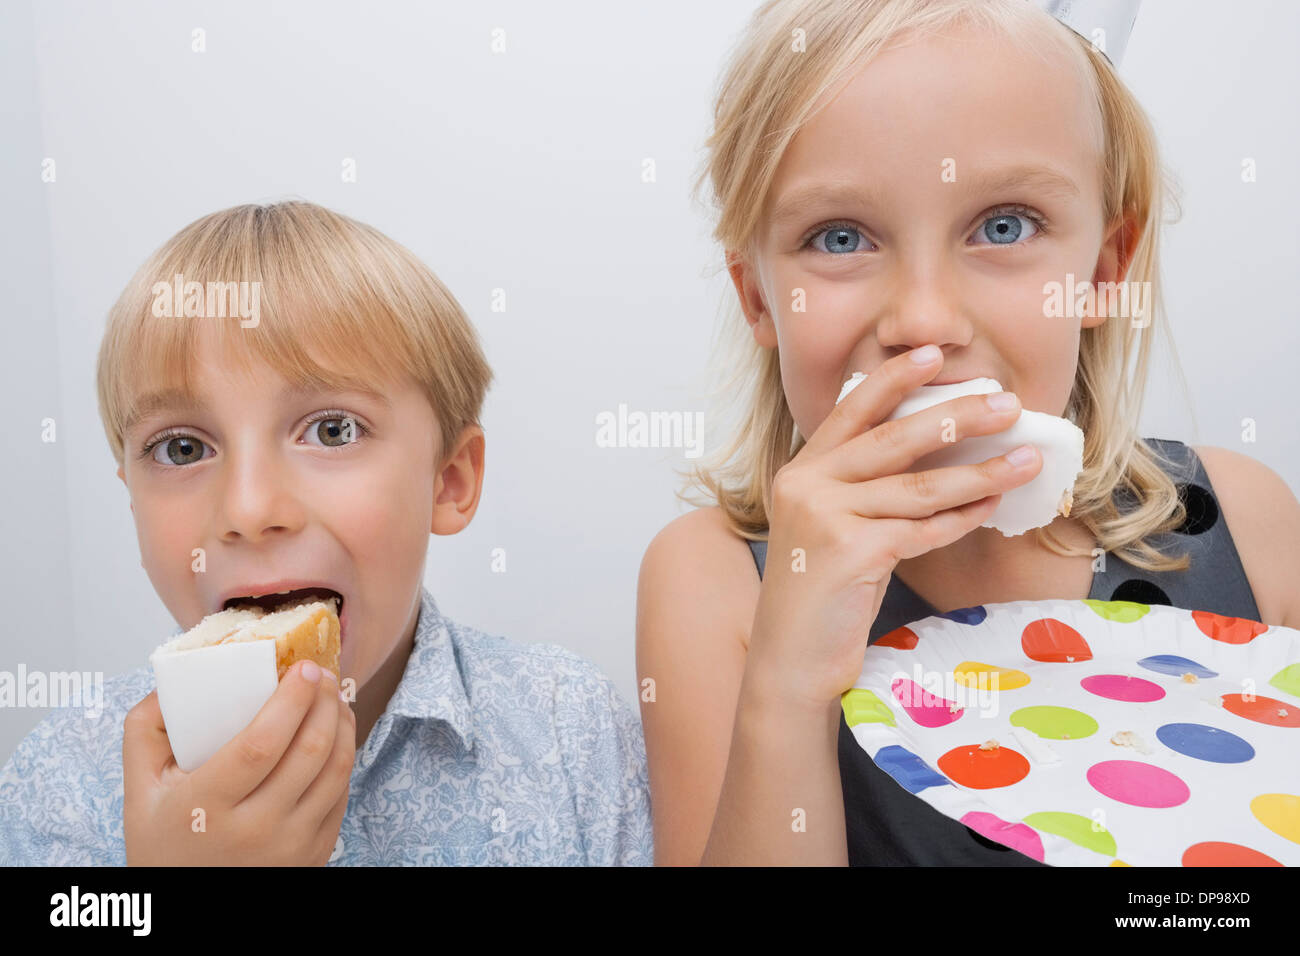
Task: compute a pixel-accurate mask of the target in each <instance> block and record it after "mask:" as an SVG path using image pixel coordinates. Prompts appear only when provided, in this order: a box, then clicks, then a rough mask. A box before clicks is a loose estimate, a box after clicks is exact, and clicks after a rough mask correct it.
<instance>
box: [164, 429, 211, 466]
mask: <svg viewBox="0 0 1300 956" xmlns="http://www.w3.org/2000/svg"><path fill="white" fill-rule="evenodd" d="M207 447H208V446H207V445H205V444H204V443H203V442H201V441H199V439H197V438H195V437H194V436H193V435H177V436H175V437H174V438H161V439H159V440H158V441H157V442H156V443H155V444H154V446H153V448H152V451H153V460H154V461H156V462H158V464H160V465H192V464H194V462H196V461H199V460H201V459H202V458H204V457H205V456H204V454H203V452H204V450H205V449H207ZM207 457H210V456H207Z"/></svg>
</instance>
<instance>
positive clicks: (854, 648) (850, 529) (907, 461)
mask: <svg viewBox="0 0 1300 956" xmlns="http://www.w3.org/2000/svg"><path fill="white" fill-rule="evenodd" d="M922 351H924V350H922V349H916V350H914V351H912V352H910V353H906V354H904V355H900V356H896V357H895V358H892V359H890V360H889V361H888V362H885V363H884V364H883V365H882V366H881V367H880V368H879V369H878V370H877V371H876V372H875V373H874V374H872V375H870V376H868V377H867V380H866V381H865V382H863V383H862V384H861V385H859V386H858V387H857V388H856V389H854V390H853V391H852V392H851V393H849V395H848V396H847V397H845V399H844V401H842V402H840V403H839V404H838V405H836V406H835V407H834V408H833V409H832V410H831V412H830V414H829V415H827V416H826V419H825V421H823V422H822V423H821V426H820V427H819V428H818V429H817V431H816V432H814V433H813V435H812V437H811V438H809V439H808V441H807V443H806V444H805V445H804V447H803V448H801V449H800V450H799V453H798V454H797V455H796V456H795V457H794V459H793V460H791V461H790V462H789V463H788V464H787V465H785V467H783V468H781V469H780V471H778V472H777V474H776V478H775V481H774V483H773V487H772V508H771V514H770V515H769V536H768V551H767V567H766V572H765V574H764V576H763V582H762V586H761V588H760V591H759V599H758V605H757V609H756V611H755V616H754V625H753V628H752V630H751V632H750V647H749V653H748V656H747V661H746V667H745V671H746V673H745V682H746V684H748V685H750V687H751V689H752V690H754V691H756V692H758V693H759V694H760V695H761V696H762V697H763V699H767V700H773V701H776V700H779V701H780V702H782V703H784V704H788V705H793V706H796V707H798V708H807V709H810V710H812V711H814V712H817V713H824V712H825V711H826V709H827V707H828V705H830V706H837V705H838V702H839V697H840V695H841V694H842V693H843V692H844V691H845V690H847V689H848V688H850V687H852V686H853V682H854V681H856V680H857V678H858V676H859V674H860V673H861V671H862V659H863V656H864V654H865V653H866V647H867V638H868V636H869V633H870V630H871V625H872V623H873V622H874V621H875V619H876V614H877V613H878V612H879V610H880V604H881V601H882V600H884V595H885V588H886V586H887V585H888V583H889V576H890V574H891V573H892V572H893V570H894V567H895V566H896V565H897V564H898V562H899V561H901V560H904V559H907V558H914V557H916V556H917V555H920V554H924V553H925V552H927V551H930V550H932V549H934V548H942V547H944V546H945V545H949V544H951V543H952V542H954V541H956V540H957V539H958V538H961V537H962V536H963V535H965V534H966V533H967V532H969V531H971V530H973V529H974V528H977V527H979V526H980V525H981V524H982V523H983V522H984V521H985V520H987V519H988V516H989V515H990V514H992V512H993V509H994V508H996V507H997V504H998V501H999V500H1001V497H1002V492H1004V491H1007V490H1009V489H1011V488H1015V487H1017V486H1018V485H1022V484H1024V483H1025V482H1027V481H1029V480H1030V479H1032V478H1033V477H1034V476H1035V475H1036V474H1038V472H1039V470H1040V469H1041V467H1042V459H1041V457H1040V455H1039V453H1038V450H1037V449H1036V448H1033V446H1026V447H1028V448H1030V449H1031V454H1030V458H1029V461H1028V462H1027V463H1025V464H1021V465H1019V466H1017V465H1015V464H1013V463H1011V462H1010V461H1008V460H1007V456H999V457H996V458H990V459H988V460H986V461H983V462H979V463H978V464H972V465H957V466H952V467H947V468H935V469H930V470H928V471H921V472H917V473H907V469H908V468H910V467H911V466H912V465H913V464H914V463H915V462H916V460H917V459H919V458H922V457H924V456H925V455H927V454H929V453H930V452H933V451H937V450H938V449H940V448H943V447H944V446H945V442H944V441H943V437H942V436H943V431H944V426H943V421H944V419H945V418H952V419H953V420H954V421H955V422H956V429H957V434H958V435H959V439H958V440H960V438H964V437H966V436H969V435H987V434H991V433H994V432H999V431H1002V430H1004V429H1006V428H1008V427H1010V426H1011V425H1012V424H1013V423H1014V422H1015V421H1016V419H1017V418H1018V417H1019V416H1020V402H1019V400H1018V399H1017V398H1016V397H1015V396H1014V395H1011V393H1008V392H998V393H995V394H997V395H1010V396H1011V398H1012V400H1013V404H1012V406H1011V407H1010V408H1008V409H993V408H991V407H990V406H989V404H988V402H987V399H988V398H989V397H990V396H988V395H965V396H962V397H960V398H954V399H951V400H949V401H946V402H941V403H940V404H938V405H934V406H931V407H930V408H926V409H922V410H921V411H919V412H915V413H914V414H911V415H908V416H906V417H904V418H900V419H898V420H896V421H892V422H891V421H886V419H887V418H888V417H889V415H890V414H891V413H892V412H893V410H894V409H895V408H897V407H898V403H899V402H900V401H901V400H902V399H903V396H904V395H906V394H907V393H908V392H910V391H912V390H913V389H915V388H917V387H918V386H920V385H924V384H925V383H926V382H928V381H929V380H930V379H932V378H934V376H935V375H936V374H937V373H938V371H939V369H940V368H942V366H943V363H942V361H940V358H941V356H942V352H941V351H940V350H938V349H933V352H934V355H933V357H932V358H931V360H930V361H929V362H927V363H924V364H917V363H916V362H914V361H913V356H916V355H917V354H918V353H920V352H922ZM796 549H798V550H796ZM800 554H802V557H801V556H800ZM800 562H802V570H800V569H799V568H800Z"/></svg>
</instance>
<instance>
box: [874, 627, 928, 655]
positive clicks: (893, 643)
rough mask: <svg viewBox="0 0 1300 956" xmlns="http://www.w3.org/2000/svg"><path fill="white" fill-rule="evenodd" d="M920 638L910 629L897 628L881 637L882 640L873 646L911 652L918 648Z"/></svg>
mask: <svg viewBox="0 0 1300 956" xmlns="http://www.w3.org/2000/svg"><path fill="white" fill-rule="evenodd" d="M917 640H918V638H917V636H916V631H914V630H912V629H911V628H910V627H896V628H894V629H893V630H892V631H890V632H889V633H888V634H886V635H884V636H883V637H881V639H880V640H878V641H876V643H875V644H873V645H872V646H873V647H893V648H897V649H898V650H900V651H910V650H911V649H912V648H914V647H916V642H917Z"/></svg>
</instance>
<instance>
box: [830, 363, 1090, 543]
mask: <svg viewBox="0 0 1300 956" xmlns="http://www.w3.org/2000/svg"><path fill="white" fill-rule="evenodd" d="M865 380H866V375H865V374H864V373H862V372H854V373H853V377H852V378H850V379H849V380H848V381H847V382H845V383H844V387H843V388H842V389H840V397H839V398H838V399H836V402H835V403H836V404H837V405H838V404H839V403H840V402H842V401H843V400H844V398H845V396H847V395H848V394H849V393H850V392H852V391H853V389H855V388H857V386H858V385H860V384H861V383H862V382H864V381H865ZM1000 391H1002V385H1001V384H1000V383H998V381H997V380H996V379H991V378H973V379H971V380H970V381H967V382H955V383H953V384H951V385H922V386H921V387H920V388H917V389H915V390H914V391H912V392H909V393H908V394H907V395H905V396H904V397H903V400H902V401H901V402H899V403H898V407H897V408H895V409H894V412H893V414H891V415H890V416H889V418H888V419H887V421H894V420H895V419H898V418H905V417H906V416H908V415H911V414H914V413H915V412H919V411H921V410H922V409H926V408H929V407H930V406H931V405H937V404H939V403H940V402H946V401H950V400H951V399H954V398H959V397H961V396H963V395H983V394H987V393H989V392H1000ZM1026 444H1028V445H1033V446H1035V447H1036V448H1037V449H1038V451H1039V454H1040V455H1042V458H1043V466H1042V468H1041V469H1039V472H1038V474H1036V475H1035V476H1034V477H1033V478H1032V479H1031V480H1029V481H1028V482H1026V483H1024V484H1022V485H1018V486H1017V487H1015V488H1012V489H1010V490H1008V491H1004V492H1002V500H1001V501H1000V502H998V506H997V507H996V508H995V509H993V513H992V514H991V515H989V517H988V519H987V520H986V521H985V522H984V524H983V527H985V528H996V529H997V530H998V531H1000V532H1002V534H1003V535H1005V536H1006V537H1008V538H1010V537H1014V536H1016V535H1018V534H1024V533H1025V532H1026V531H1029V530H1030V529H1032V528H1039V527H1042V526H1043V525H1047V524H1051V523H1052V520H1053V519H1054V518H1055V517H1056V516H1057V514H1059V506H1060V504H1061V498H1062V496H1063V495H1064V494H1065V492H1067V491H1071V490H1073V488H1074V480H1075V478H1077V477H1078V476H1079V473H1080V472H1082V471H1083V432H1082V431H1081V430H1080V429H1079V427H1078V426H1077V425H1075V424H1074V423H1072V422H1068V421H1066V420H1065V419H1063V418H1058V417H1057V416H1055V415H1048V414H1045V413H1044V412H1034V411H1030V410H1028V409H1024V408H1022V409H1021V411H1020V415H1019V417H1018V418H1017V419H1016V421H1015V423H1014V424H1012V425H1011V426H1010V427H1008V428H1005V429H1003V430H1002V431H999V432H994V433H992V434H990V435H969V436H967V437H966V438H963V439H961V440H960V441H956V442H953V443H952V444H950V445H949V446H948V447H946V448H940V449H939V450H937V451H934V452H931V453H930V454H928V455H925V456H923V457H921V458H919V459H917V460H916V462H915V463H914V464H913V465H912V467H910V468H908V469H907V470H908V471H909V472H915V471H928V470H930V469H932V468H947V467H951V466H953V465H971V464H976V463H978V462H981V461H985V460H987V459H989V458H995V457H997V456H999V455H1005V454H1006V453H1007V452H1009V451H1011V450H1012V449H1013V448H1016V447H1018V446H1020V445H1026Z"/></svg>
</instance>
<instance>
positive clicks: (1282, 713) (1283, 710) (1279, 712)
mask: <svg viewBox="0 0 1300 956" xmlns="http://www.w3.org/2000/svg"><path fill="white" fill-rule="evenodd" d="M1277 715H1278V716H1279V717H1285V716H1286V715H1287V709H1286V708H1285V707H1279V708H1278V709H1277Z"/></svg>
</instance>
